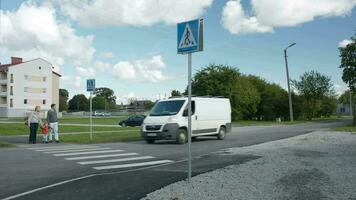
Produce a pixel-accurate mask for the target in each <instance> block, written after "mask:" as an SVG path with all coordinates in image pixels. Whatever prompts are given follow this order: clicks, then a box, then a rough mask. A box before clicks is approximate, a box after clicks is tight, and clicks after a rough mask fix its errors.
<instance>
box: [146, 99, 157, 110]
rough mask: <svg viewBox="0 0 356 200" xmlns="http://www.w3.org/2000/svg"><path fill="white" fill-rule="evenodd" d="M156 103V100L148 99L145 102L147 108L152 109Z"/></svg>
mask: <svg viewBox="0 0 356 200" xmlns="http://www.w3.org/2000/svg"><path fill="white" fill-rule="evenodd" d="M154 105H155V102H152V101H147V102H145V105H144V106H145V110H151V108H152V107H153V106H154Z"/></svg>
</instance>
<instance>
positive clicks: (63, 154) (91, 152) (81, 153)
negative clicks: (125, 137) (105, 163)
mask: <svg viewBox="0 0 356 200" xmlns="http://www.w3.org/2000/svg"><path fill="white" fill-rule="evenodd" d="M121 151H123V150H106V151H86V152H77V153H60V154H53V155H54V156H75V155H85V154H98V153H114V152H121Z"/></svg>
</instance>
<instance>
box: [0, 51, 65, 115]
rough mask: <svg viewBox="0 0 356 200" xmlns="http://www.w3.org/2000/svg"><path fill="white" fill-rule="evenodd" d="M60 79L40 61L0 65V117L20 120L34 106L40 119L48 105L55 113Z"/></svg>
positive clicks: (18, 60) (17, 59) (16, 59)
mask: <svg viewBox="0 0 356 200" xmlns="http://www.w3.org/2000/svg"><path fill="white" fill-rule="evenodd" d="M60 77H61V75H60V74H58V73H56V72H54V71H53V65H52V64H51V63H49V62H48V61H46V60H44V59H42V58H37V59H34V60H29V61H26V62H23V61H22V58H17V57H11V63H10V64H3V65H2V64H0V117H23V116H25V114H26V113H27V112H28V111H29V110H33V109H34V108H35V106H36V105H38V106H41V110H42V111H43V112H42V114H43V115H44V114H45V112H46V111H48V110H49V109H50V106H51V104H52V103H54V104H56V106H57V110H58V104H59V78H60Z"/></svg>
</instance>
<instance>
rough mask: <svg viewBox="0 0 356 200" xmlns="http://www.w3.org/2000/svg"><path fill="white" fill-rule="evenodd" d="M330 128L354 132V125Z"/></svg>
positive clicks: (355, 128)
mask: <svg viewBox="0 0 356 200" xmlns="http://www.w3.org/2000/svg"><path fill="white" fill-rule="evenodd" d="M331 130H333V131H341V132H352V134H356V126H352V125H349V126H339V127H335V128H332V129H331Z"/></svg>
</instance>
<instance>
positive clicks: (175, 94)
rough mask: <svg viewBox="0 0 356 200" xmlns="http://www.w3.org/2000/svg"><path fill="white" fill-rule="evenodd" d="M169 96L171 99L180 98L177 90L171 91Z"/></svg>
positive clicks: (180, 94)
mask: <svg viewBox="0 0 356 200" xmlns="http://www.w3.org/2000/svg"><path fill="white" fill-rule="evenodd" d="M171 96H172V97H180V96H182V93H180V92H179V91H178V90H172V92H171Z"/></svg>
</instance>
